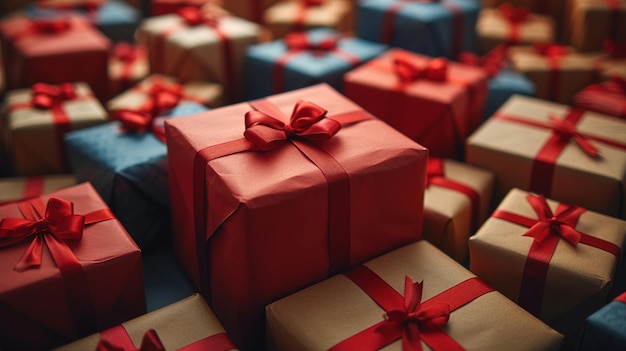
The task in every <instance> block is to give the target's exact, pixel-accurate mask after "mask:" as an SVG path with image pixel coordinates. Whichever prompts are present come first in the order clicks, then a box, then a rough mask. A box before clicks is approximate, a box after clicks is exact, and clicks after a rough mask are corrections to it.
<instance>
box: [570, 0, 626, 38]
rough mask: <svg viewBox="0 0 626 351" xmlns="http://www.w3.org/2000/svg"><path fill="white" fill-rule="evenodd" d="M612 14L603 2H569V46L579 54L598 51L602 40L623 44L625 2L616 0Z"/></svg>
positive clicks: (607, 3)
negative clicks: (580, 52)
mask: <svg viewBox="0 0 626 351" xmlns="http://www.w3.org/2000/svg"><path fill="white" fill-rule="evenodd" d="M615 4H616V5H617V7H616V9H615V10H614V11H613V10H611V8H610V7H609V1H606V0H570V3H569V6H570V11H569V12H570V13H569V23H568V24H567V26H568V30H567V33H568V34H569V36H568V39H569V42H570V44H571V45H572V46H573V47H574V48H576V49H577V50H580V51H593V50H601V49H602V45H603V43H604V40H605V39H610V40H614V41H617V42H623V41H626V1H624V0H616V1H615Z"/></svg>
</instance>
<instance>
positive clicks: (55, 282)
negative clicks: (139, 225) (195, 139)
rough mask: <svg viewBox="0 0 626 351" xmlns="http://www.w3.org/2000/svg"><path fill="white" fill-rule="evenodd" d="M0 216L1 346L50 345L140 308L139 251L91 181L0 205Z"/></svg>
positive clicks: (135, 313) (34, 347) (141, 310)
mask: <svg viewBox="0 0 626 351" xmlns="http://www.w3.org/2000/svg"><path fill="white" fill-rule="evenodd" d="M42 218H43V220H40V219H42ZM0 220H1V222H0V228H1V232H2V238H0V245H1V246H2V255H1V256H0V257H1V259H0V272H1V275H2V277H3V279H1V280H0V300H1V301H2V305H1V306H0V307H1V308H0V347H1V348H2V349H4V350H49V349H50V348H53V347H56V346H60V345H63V344H66V343H68V342H70V341H73V340H76V339H78V338H80V337H84V336H87V335H90V334H93V333H95V332H96V331H98V330H102V329H106V328H110V327H112V326H114V325H117V324H119V323H122V322H124V321H126V320H129V319H132V318H135V317H137V316H139V315H141V314H143V313H145V311H146V304H145V292H144V286H143V273H142V262H141V251H139V249H138V248H137V245H136V244H135V242H134V241H133V240H132V239H131V238H130V236H129V235H128V233H127V232H126V230H125V229H124V227H122V225H121V224H120V222H119V221H117V220H116V219H115V217H114V216H113V214H112V213H111V211H110V210H109V209H108V207H107V206H106V204H105V203H104V202H103V201H102V199H101V198H100V197H99V196H98V194H97V192H96V191H95V190H94V189H93V187H92V186H91V185H90V184H88V183H83V184H79V185H75V186H72V187H69V188H65V189H62V190H58V191H54V192H51V193H48V194H46V195H42V196H41V197H37V198H33V199H29V200H28V201H26V202H20V203H12V204H8V205H4V206H0ZM34 223H36V224H34ZM83 223H84V224H83ZM38 247H39V249H38ZM33 249H34V250H33ZM29 250H33V251H29ZM25 252H27V254H25Z"/></svg>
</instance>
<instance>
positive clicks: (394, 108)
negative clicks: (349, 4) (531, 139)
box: [343, 49, 487, 158]
mask: <svg viewBox="0 0 626 351" xmlns="http://www.w3.org/2000/svg"><path fill="white" fill-rule="evenodd" d="M343 89H344V93H345V94H346V96H347V97H349V98H350V99H352V100H354V101H355V102H356V103H358V104H360V105H361V106H363V107H364V108H365V109H366V110H368V111H369V112H371V113H372V114H374V115H375V116H376V117H378V118H381V119H382V120H383V121H385V122H387V123H389V124H390V125H391V126H392V127H394V128H396V129H397V130H399V131H400V132H402V133H403V134H405V135H406V136H408V137H409V138H411V139H413V140H415V141H417V142H418V143H420V144H422V145H424V146H425V147H427V148H428V149H429V152H430V155H431V156H434V157H447V158H459V157H460V156H461V155H462V148H463V144H464V140H465V138H466V137H467V136H469V135H470V133H471V132H472V131H473V130H474V129H476V127H478V125H479V124H480V123H481V122H482V119H483V111H484V105H485V99H486V95H487V74H486V73H485V72H484V70H482V69H480V68H477V67H471V66H469V65H464V64H460V63H454V62H448V61H447V60H446V59H444V58H436V59H433V58H431V57H427V56H422V55H418V54H414V53H411V52H408V51H405V50H402V49H390V50H389V51H387V52H386V53H384V54H382V55H380V56H379V57H378V58H376V59H373V60H371V61H369V62H367V63H365V64H363V65H362V66H360V67H358V68H356V69H354V70H352V71H350V72H348V73H347V74H346V75H345V76H344V83H343Z"/></svg>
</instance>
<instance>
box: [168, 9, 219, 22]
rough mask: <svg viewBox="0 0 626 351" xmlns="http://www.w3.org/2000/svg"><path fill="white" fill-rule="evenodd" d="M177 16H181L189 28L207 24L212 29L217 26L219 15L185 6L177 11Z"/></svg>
mask: <svg viewBox="0 0 626 351" xmlns="http://www.w3.org/2000/svg"><path fill="white" fill-rule="evenodd" d="M176 14H177V15H178V16H180V17H181V18H182V19H183V20H184V21H185V23H186V24H187V25H188V26H198V25H201V24H207V25H209V26H211V27H215V26H217V22H218V19H219V17H220V16H219V15H218V14H216V13H209V14H207V13H205V12H204V11H202V10H201V9H199V8H197V7H193V6H185V7H181V8H180V9H178V10H176Z"/></svg>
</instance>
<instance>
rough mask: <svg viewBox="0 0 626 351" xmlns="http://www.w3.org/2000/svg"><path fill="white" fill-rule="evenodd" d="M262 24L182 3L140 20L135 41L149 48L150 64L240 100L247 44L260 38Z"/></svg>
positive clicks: (160, 70)
mask: <svg viewBox="0 0 626 351" xmlns="http://www.w3.org/2000/svg"><path fill="white" fill-rule="evenodd" d="M259 34H260V26H259V25H257V24H255V23H253V22H249V21H246V20H244V19H242V18H238V17H234V16H229V15H224V14H223V13H222V12H220V11H219V10H218V9H216V8H214V7H204V8H203V10H200V9H197V8H194V7H185V8H183V9H180V10H178V11H177V12H176V13H174V14H169V15H163V16H156V17H152V18H148V19H146V20H144V21H143V22H142V23H141V25H140V26H139V28H138V29H137V40H138V41H139V42H140V43H142V44H144V45H145V46H146V47H147V48H148V59H149V62H150V68H151V70H152V72H154V73H164V74H168V75H171V76H174V77H176V78H177V79H178V80H179V81H182V82H184V81H188V80H200V81H209V82H217V83H220V84H222V85H223V86H224V89H225V92H226V96H227V97H228V101H230V102H235V101H240V100H241V98H242V92H243V67H244V57H245V53H246V50H247V48H248V47H249V46H250V45H253V44H256V43H257V42H258V40H259Z"/></svg>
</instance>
